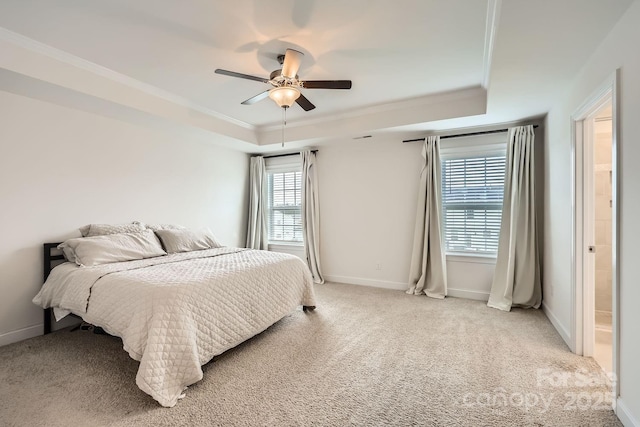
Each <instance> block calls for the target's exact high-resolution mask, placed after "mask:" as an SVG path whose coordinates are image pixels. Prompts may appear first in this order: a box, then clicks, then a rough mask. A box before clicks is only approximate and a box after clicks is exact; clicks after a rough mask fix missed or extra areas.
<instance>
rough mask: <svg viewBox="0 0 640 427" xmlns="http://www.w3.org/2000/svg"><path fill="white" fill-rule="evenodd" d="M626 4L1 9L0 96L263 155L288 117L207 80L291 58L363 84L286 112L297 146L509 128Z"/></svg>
mask: <svg viewBox="0 0 640 427" xmlns="http://www.w3.org/2000/svg"><path fill="white" fill-rule="evenodd" d="M632 1H633V0H615V1H604V0H537V1H530V0H502V1H500V0H396V1H383V0H349V1H344V0H342V1H337V0H322V1H320V0H235V1H215V0H214V1H212V0H189V1H180V2H176V1H170V0H136V1H131V0H110V1H106V0H57V1H51V0H2V1H1V2H0V27H2V28H0V30H2V31H0V42H2V43H1V44H0V67H1V68H3V69H4V73H0V89H4V90H10V91H12V90H13V91H16V90H18V89H16V88H17V86H20V85H21V84H20V81H21V82H22V83H24V80H25V79H27V80H37V81H39V82H45V83H49V84H50V86H52V87H53V86H55V89H56V91H57V92H60V95H56V96H53V95H51V93H53V90H49V91H48V92H49V94H48V95H47V97H48V98H60V97H65V96H67V97H70V94H71V93H73V94H74V96H76V97H77V95H78V93H79V94H82V95H84V96H85V97H87V98H92V99H95V100H96V101H100V102H101V103H102V104H109V105H111V107H109V108H121V109H122V108H125V109H129V110H131V109H133V110H136V111H138V112H143V113H145V114H148V115H152V116H156V117H160V118H162V119H165V120H173V121H176V122H180V123H181V124H182V125H185V126H190V127H196V128H198V129H200V130H204V131H206V132H213V133H216V134H219V135H220V136H222V137H224V138H228V139H229V140H231V141H243V142H244V143H245V144H243V145H242V146H239V148H240V149H245V150H252V149H253V151H256V150H255V148H260V147H258V145H261V146H263V147H264V146H268V145H269V144H274V143H276V142H279V138H280V130H279V129H280V121H281V118H282V112H281V110H280V109H279V108H278V107H277V106H276V105H275V104H274V103H273V102H272V101H271V100H269V99H266V100H264V101H261V102H259V103H257V104H255V105H252V106H244V105H240V102H241V101H243V100H245V99H247V98H249V97H251V96H253V95H255V94H257V93H259V92H262V91H264V90H266V89H268V86H267V85H266V84H263V83H260V82H255V81H249V80H242V79H237V78H231V77H227V76H221V75H217V74H214V72H213V71H214V70H215V69H216V68H224V69H228V70H232V71H238V72H241V73H245V74H252V75H256V76H261V77H268V75H269V73H270V72H271V71H273V70H275V69H277V68H279V66H278V63H277V61H276V56H277V55H278V54H281V53H284V50H285V49H286V48H288V47H292V48H295V49H298V50H300V51H302V52H304V53H305V57H304V60H303V64H302V67H301V69H300V71H299V75H300V78H302V79H307V80H324V79H350V80H352V81H353V88H352V89H351V90H348V91H346V90H311V89H307V90H305V91H304V94H305V96H307V98H309V99H310V100H311V101H312V102H313V103H314V104H315V105H316V106H317V108H316V109H315V110H313V111H311V112H304V111H303V110H302V109H300V108H299V107H297V106H294V107H293V108H291V109H290V110H289V111H288V127H291V129H290V130H289V131H288V134H289V135H290V137H289V138H288V139H293V140H298V141H301V142H302V143H307V142H309V141H319V140H322V139H327V138H330V139H335V138H341V137H342V138H343V139H344V137H352V136H356V135H359V134H362V133H371V132H375V131H384V130H389V129H394V130H400V131H407V132H424V131H427V130H442V129H451V128H456V127H466V126H477V125H487V124H494V123H505V122H511V121H517V120H521V119H526V118H532V117H539V116H541V115H544V114H545V113H546V112H547V111H548V109H549V108H550V106H551V105H552V104H553V102H554V100H555V98H556V97H557V96H558V95H559V94H560V93H562V92H563V91H564V90H566V88H567V86H568V85H569V84H570V83H571V81H572V79H573V77H574V76H575V75H576V73H577V72H579V70H580V67H581V66H582V65H583V64H584V63H585V61H586V60H587V59H588V57H589V55H590V54H591V52H593V50H594V49H595V47H596V46H597V45H598V44H599V42H600V41H601V40H602V38H603V37H605V36H606V34H607V33H608V32H609V30H610V29H611V27H612V26H613V25H614V24H615V22H616V21H617V20H618V19H619V18H620V16H621V15H622V14H623V13H624V11H625V10H626V9H627V7H628V6H629V5H630V4H631V3H632ZM18 77H21V78H22V79H20V78H18ZM22 86H28V85H27V84H26V83H25V84H22ZM61 88H62V89H65V90H66V91H67V92H68V93H67V95H64V90H62V91H61ZM43 90H44V89H43ZM44 91H46V90H44ZM33 92H35V91H34V90H31V91H30V93H29V94H28V95H29V96H37V94H34V93H33ZM57 92H56V93H57ZM41 97H44V95H41ZM48 100H51V99H48ZM154 100H155V101H154ZM69 102H70V101H69V100H68V99H67V100H65V102H64V103H67V104H68V103H69ZM87 102H88V101H86V100H85V101H83V102H82V105H85V104H87ZM185 107H186V108H188V110H189V113H188V114H186V115H185V114H184V109H185ZM96 108H98V107H94V110H95V109H96ZM101 108H103V109H105V108H107V107H101ZM121 115H122V114H121ZM125 115H126V114H125ZM247 147H248V148H247ZM273 147H276V146H275V145H273V146H272V148H273Z"/></svg>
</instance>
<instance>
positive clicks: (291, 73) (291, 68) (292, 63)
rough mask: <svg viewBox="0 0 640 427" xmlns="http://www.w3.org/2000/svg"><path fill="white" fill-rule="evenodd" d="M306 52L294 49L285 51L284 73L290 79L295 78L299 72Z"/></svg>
mask: <svg viewBox="0 0 640 427" xmlns="http://www.w3.org/2000/svg"><path fill="white" fill-rule="evenodd" d="M303 56H304V53H302V52H298V51H297V50H294V49H287V51H286V52H285V53H284V62H283V63H282V75H283V76H284V77H286V78H288V79H293V78H295V77H296V75H297V74H298V69H299V68H300V63H301V62H302V57H303Z"/></svg>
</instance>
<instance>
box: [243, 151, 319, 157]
mask: <svg viewBox="0 0 640 427" xmlns="http://www.w3.org/2000/svg"><path fill="white" fill-rule="evenodd" d="M311 152H312V153H317V152H318V150H311ZM298 155H300V153H289V154H274V155H272V156H262V157H264V158H265V159H273V158H274V157H287V156H298ZM256 156H259V154H256Z"/></svg>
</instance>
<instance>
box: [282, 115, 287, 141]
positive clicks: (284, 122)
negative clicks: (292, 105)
mask: <svg viewBox="0 0 640 427" xmlns="http://www.w3.org/2000/svg"><path fill="white" fill-rule="evenodd" d="M286 125H287V109H286V108H285V107H283V108H282V148H284V127H285V126H286Z"/></svg>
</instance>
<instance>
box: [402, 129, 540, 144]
mask: <svg viewBox="0 0 640 427" xmlns="http://www.w3.org/2000/svg"><path fill="white" fill-rule="evenodd" d="M537 127H538V125H533V128H534V129H535V128H537ZM508 130H509V129H497V130H485V131H482V132H470V133H460V134H457V135H444V136H441V137H440V139H446V138H459V137H462V136H473V135H489V134H492V133H502V132H507V131H508ZM424 140H425V138H417V139H405V140H404V141H402V142H418V141H424Z"/></svg>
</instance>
